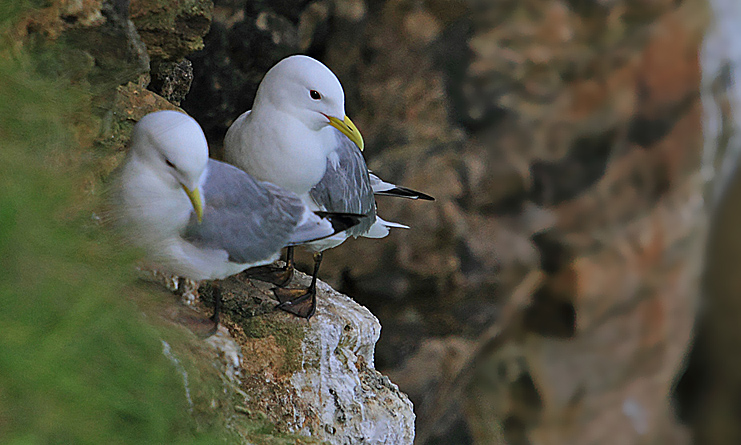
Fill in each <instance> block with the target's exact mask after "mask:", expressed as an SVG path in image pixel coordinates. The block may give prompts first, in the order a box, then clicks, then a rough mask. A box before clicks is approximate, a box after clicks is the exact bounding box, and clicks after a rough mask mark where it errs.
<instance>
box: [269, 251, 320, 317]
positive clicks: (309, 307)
mask: <svg viewBox="0 0 741 445" xmlns="http://www.w3.org/2000/svg"><path fill="white" fill-rule="evenodd" d="M322 257H323V255H322V253H321V252H317V253H315V254H314V273H313V274H312V276H311V284H310V285H309V287H308V288H301V289H281V288H276V289H273V293H274V294H275V296H276V297H277V298H278V301H280V304H279V305H278V309H282V310H284V311H286V312H290V313H292V314H293V315H297V316H299V317H302V318H306V319H309V318H311V316H312V315H314V312H316V279H317V275H319V266H321V264H322Z"/></svg>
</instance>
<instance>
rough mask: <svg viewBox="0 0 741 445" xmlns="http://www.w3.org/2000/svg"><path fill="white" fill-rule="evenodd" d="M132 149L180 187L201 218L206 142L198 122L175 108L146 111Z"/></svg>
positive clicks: (158, 174) (152, 168) (135, 131)
mask: <svg viewBox="0 0 741 445" xmlns="http://www.w3.org/2000/svg"><path fill="white" fill-rule="evenodd" d="M131 150H132V151H134V152H135V154H136V155H137V156H138V157H139V158H140V159H141V160H142V161H143V162H145V163H146V164H147V165H148V166H149V168H150V170H151V171H153V172H154V173H155V174H156V175H157V176H158V177H159V178H160V179H161V180H162V181H163V182H164V183H165V184H167V185H168V186H169V187H171V188H173V189H179V188H182V190H183V191H184V192H185V194H186V195H188V198H189V199H190V202H191V203H192V204H193V209H194V210H195V213H196V216H197V217H198V221H199V222H200V221H201V219H202V218H203V199H202V198H201V190H200V189H201V184H202V182H203V180H204V177H205V171H206V167H207V165H208V143H207V142H206V136H204V134H203V130H202V129H201V126H200V125H198V122H196V121H195V120H194V119H193V118H192V117H190V116H188V115H187V114H184V113H180V112H178V111H171V110H163V111H156V112H154V113H150V114H147V115H146V116H144V117H143V118H142V119H141V120H140V121H139V122H138V123H137V124H136V126H135V127H134V131H133V132H132V134H131Z"/></svg>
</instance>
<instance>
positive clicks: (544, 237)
mask: <svg viewBox="0 0 741 445" xmlns="http://www.w3.org/2000/svg"><path fill="white" fill-rule="evenodd" d="M530 239H531V240H532V242H533V244H535V247H536V248H537V249H538V253H540V268H541V269H542V270H543V272H546V273H548V274H555V273H557V272H558V271H560V270H562V269H564V268H565V267H566V266H567V265H568V264H569V263H570V262H571V261H572V259H573V254H572V253H571V252H570V251H569V249H568V247H567V246H566V245H565V244H564V243H562V242H561V241H560V240H559V237H558V236H557V235H556V234H555V233H554V232H553V231H545V232H538V233H536V234H534V235H533V236H531V237H530Z"/></svg>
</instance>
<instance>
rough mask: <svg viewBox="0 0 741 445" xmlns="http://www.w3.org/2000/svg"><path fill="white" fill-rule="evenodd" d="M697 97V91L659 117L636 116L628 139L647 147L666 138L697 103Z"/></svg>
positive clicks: (631, 123) (661, 113) (659, 114)
mask: <svg viewBox="0 0 741 445" xmlns="http://www.w3.org/2000/svg"><path fill="white" fill-rule="evenodd" d="M697 98H698V96H697V94H696V93H693V94H690V95H689V96H687V97H685V98H684V99H682V100H681V101H679V102H677V103H675V104H673V105H672V106H671V107H668V108H667V109H666V110H664V111H662V112H660V113H658V117H655V118H648V117H645V116H640V115H639V116H636V117H635V118H633V120H632V121H631V122H630V126H629V127H628V141H629V142H632V143H635V144H637V145H640V146H641V147H644V148H646V147H650V146H651V145H653V144H655V143H656V142H658V141H660V140H662V139H664V138H665V137H666V135H667V134H668V133H669V132H670V131H671V130H672V129H673V128H674V126H675V125H676V124H677V122H678V121H679V120H680V119H681V118H682V117H683V116H684V115H685V114H686V113H687V112H688V111H689V110H690V108H692V107H693V106H694V105H695V103H696V101H697Z"/></svg>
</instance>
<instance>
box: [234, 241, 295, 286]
mask: <svg viewBox="0 0 741 445" xmlns="http://www.w3.org/2000/svg"><path fill="white" fill-rule="evenodd" d="M293 270H294V262H293V247H287V248H286V265H285V266H284V267H276V266H274V265H269V266H258V267H253V268H251V269H247V270H245V271H244V272H242V274H243V275H244V276H245V277H247V278H252V279H254V280H260V281H266V282H268V283H273V284H275V285H276V286H280V287H283V286H285V285H287V284H288V283H289V282H290V281H291V278H293Z"/></svg>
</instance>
